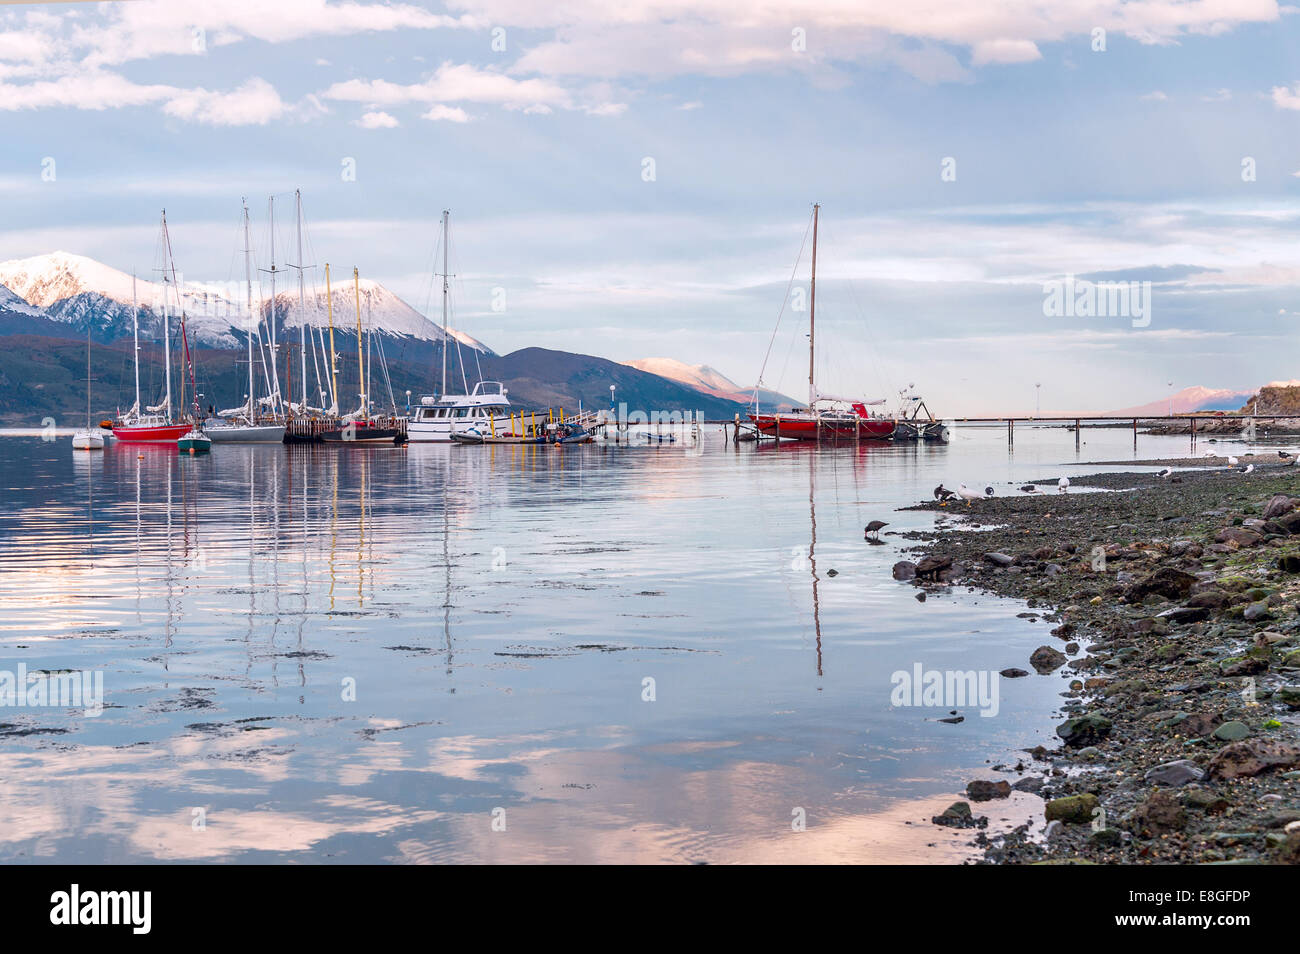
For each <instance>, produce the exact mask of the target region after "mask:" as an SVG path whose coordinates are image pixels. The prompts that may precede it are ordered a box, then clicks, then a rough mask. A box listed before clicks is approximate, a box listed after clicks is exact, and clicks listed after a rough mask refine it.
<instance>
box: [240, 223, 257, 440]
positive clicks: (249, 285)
mask: <svg viewBox="0 0 1300 954" xmlns="http://www.w3.org/2000/svg"><path fill="white" fill-rule="evenodd" d="M240 201H242V202H243V203H244V285H245V289H244V291H245V299H246V305H247V307H248V327H247V328H245V329H244V330H245V331H246V332H247V334H248V411H247V415H248V423H249V424H252V423H253V327H254V325H255V323H256V322H255V321H254V319H253V266H252V262H251V260H250V255H251V254H252V249H251V248H250V247H249V246H250V243H249V241H248V200H247V199H241V200H240Z"/></svg>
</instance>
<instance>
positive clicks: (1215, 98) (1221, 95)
mask: <svg viewBox="0 0 1300 954" xmlns="http://www.w3.org/2000/svg"><path fill="white" fill-rule="evenodd" d="M1230 99H1232V90H1230V89H1216V90H1215V91H1214V92H1213V93H1210V94H1209V95H1208V96H1202V97H1201V102H1203V103H1226V102H1227V101H1228V100H1230Z"/></svg>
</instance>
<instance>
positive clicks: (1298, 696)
mask: <svg viewBox="0 0 1300 954" xmlns="http://www.w3.org/2000/svg"><path fill="white" fill-rule="evenodd" d="M1273 698H1274V699H1276V700H1277V701H1278V702H1280V703H1282V704H1283V705H1284V706H1286V707H1287V708H1288V709H1300V686H1282V687H1281V688H1280V689H1278V690H1277V691H1276V692H1275V693H1273Z"/></svg>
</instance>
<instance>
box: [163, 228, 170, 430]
mask: <svg viewBox="0 0 1300 954" xmlns="http://www.w3.org/2000/svg"><path fill="white" fill-rule="evenodd" d="M162 233H163V247H164V254H166V251H165V250H166V249H167V248H168V247H169V246H170V245H171V243H170V242H169V241H168V239H167V210H166V209H163V211H162ZM162 317H163V374H164V375H166V377H167V403H166V404H165V405H164V407H165V408H166V411H167V423H169V424H170V423H171V420H172V339H171V332H170V331H169V330H168V327H167V259H166V258H164V259H163V316H162Z"/></svg>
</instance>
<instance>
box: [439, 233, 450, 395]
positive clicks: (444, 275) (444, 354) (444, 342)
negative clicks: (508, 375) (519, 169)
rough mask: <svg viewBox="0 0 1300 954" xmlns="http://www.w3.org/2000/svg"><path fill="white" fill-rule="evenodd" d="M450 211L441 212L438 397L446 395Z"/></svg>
mask: <svg viewBox="0 0 1300 954" xmlns="http://www.w3.org/2000/svg"><path fill="white" fill-rule="evenodd" d="M450 216H451V210H450V209H443V210H442V388H441V390H440V391H439V397H442V396H445V395H446V393H447V291H448V286H447V246H448V245H450V244H451V242H450V237H449V235H448V219H449V218H450Z"/></svg>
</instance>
